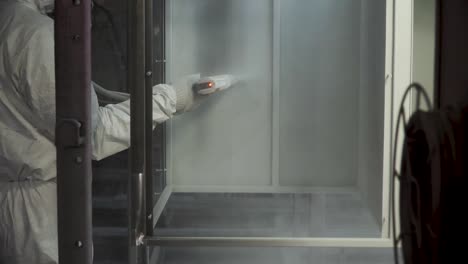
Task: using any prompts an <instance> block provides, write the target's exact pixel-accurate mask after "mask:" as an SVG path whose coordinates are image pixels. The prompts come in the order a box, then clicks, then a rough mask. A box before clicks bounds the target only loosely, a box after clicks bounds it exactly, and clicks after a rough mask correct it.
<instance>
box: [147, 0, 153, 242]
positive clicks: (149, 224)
mask: <svg viewBox="0 0 468 264" xmlns="http://www.w3.org/2000/svg"><path fill="white" fill-rule="evenodd" d="M145 11H146V14H145V56H146V57H145V64H146V66H145V67H146V80H145V91H146V98H145V107H146V110H145V111H146V124H145V134H146V135H145V137H146V139H145V140H146V142H145V146H146V148H145V174H146V186H145V187H146V211H145V219H146V227H147V229H146V235H152V234H153V228H152V226H153V219H152V215H153V195H154V194H153V193H154V190H153V0H145Z"/></svg>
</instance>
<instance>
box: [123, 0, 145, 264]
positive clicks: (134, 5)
mask: <svg viewBox="0 0 468 264" xmlns="http://www.w3.org/2000/svg"><path fill="white" fill-rule="evenodd" d="M145 15H146V12H145V0H132V1H128V34H127V35H128V87H129V88H130V104H131V129H130V134H131V139H130V143H131V147H130V179H129V196H128V199H129V203H128V210H129V263H131V264H136V263H145V247H144V246H143V243H142V238H143V237H144V235H145V233H146V220H145V219H146V217H145V214H146V201H145V200H146V189H145V185H146V173H145V156H146V154H145V149H146V136H145V135H146V133H145V128H146V127H145V123H146V122H145V121H146V115H145V111H146V102H145V94H146V91H145V90H146V89H145V86H146V67H145V64H146V63H145V53H146V49H145V47H146V45H145V36H146V32H145Z"/></svg>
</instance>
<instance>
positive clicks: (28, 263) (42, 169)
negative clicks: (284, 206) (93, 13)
mask: <svg viewBox="0 0 468 264" xmlns="http://www.w3.org/2000/svg"><path fill="white" fill-rule="evenodd" d="M53 3H54V0H0V264H55V263H57V260H58V245H57V208H56V204H57V201H56V200H57V197H56V149H55V145H54V131H55V72H54V38H53V37H54V32H53V30H54V23H53V20H52V19H51V18H49V17H48V16H46V15H45V14H46V13H47V12H48V11H52V10H53ZM195 79H196V78H195V77H190V78H186V79H184V80H182V81H180V82H178V83H176V84H175V85H174V86H170V85H157V86H155V87H154V89H153V121H154V124H155V125H156V124H158V123H162V122H164V121H166V120H168V119H169V118H171V117H172V115H173V114H175V113H176V112H178V113H180V112H184V111H190V110H191V109H192V108H193V107H194V106H195V105H197V104H198V102H199V99H200V97H199V96H198V95H197V96H195V95H194V93H193V90H192V89H191V88H192V87H191V86H192V84H193V82H194V81H195ZM92 96H93V100H92V102H93V106H94V107H93V118H92V120H93V138H92V146H93V150H92V153H93V158H94V159H95V160H100V159H103V158H105V157H108V156H110V155H113V154H115V153H117V152H120V151H122V150H125V149H127V148H128V147H129V144H130V102H129V101H125V102H123V103H119V104H115V105H107V106H105V107H99V106H98V104H97V99H96V94H94V93H93V95H92Z"/></svg>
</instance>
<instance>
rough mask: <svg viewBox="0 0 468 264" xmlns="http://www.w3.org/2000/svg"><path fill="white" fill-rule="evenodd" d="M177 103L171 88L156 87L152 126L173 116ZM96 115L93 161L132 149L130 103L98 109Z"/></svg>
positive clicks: (165, 86)
mask: <svg viewBox="0 0 468 264" xmlns="http://www.w3.org/2000/svg"><path fill="white" fill-rule="evenodd" d="M176 101H177V95H176V92H175V89H174V88H173V87H172V86H170V85H165V84H162V85H157V86H155V87H154V88H153V126H156V124H161V123H163V122H165V121H166V120H168V119H170V118H171V117H172V116H173V114H174V113H175V112H176ZM96 103H97V101H96ZM93 105H95V103H93ZM93 112H94V113H93V119H94V120H95V121H94V120H93V121H94V122H95V124H93V126H94V132H93V141H92V142H93V159H94V160H101V159H103V158H106V157H108V156H111V155H113V154H116V153H118V152H120V151H123V150H125V149H127V148H129V147H130V100H127V101H124V102H122V103H118V104H111V105H106V106H104V107H98V109H97V111H93Z"/></svg>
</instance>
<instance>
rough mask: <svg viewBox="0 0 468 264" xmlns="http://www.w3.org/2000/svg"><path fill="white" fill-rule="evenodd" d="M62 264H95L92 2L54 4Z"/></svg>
mask: <svg viewBox="0 0 468 264" xmlns="http://www.w3.org/2000/svg"><path fill="white" fill-rule="evenodd" d="M54 27H55V68H56V69H55V72H56V128H55V129H56V130H55V143H56V149H57V210H58V218H57V220H58V221H57V223H58V249H59V262H60V263H69V264H91V263H92V256H93V246H92V197H91V181H92V171H91V102H90V101H91V0H73V1H71V0H70V1H67V0H57V1H55V23H54Z"/></svg>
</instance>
